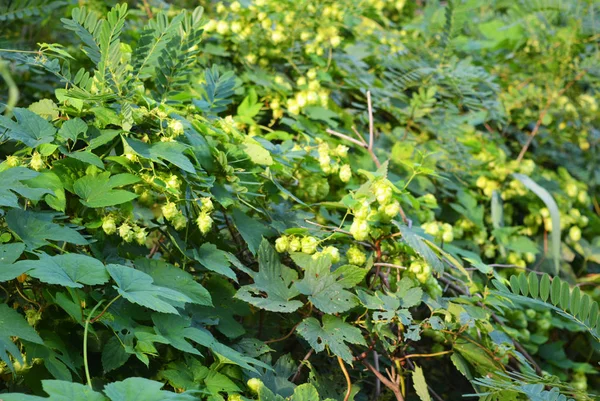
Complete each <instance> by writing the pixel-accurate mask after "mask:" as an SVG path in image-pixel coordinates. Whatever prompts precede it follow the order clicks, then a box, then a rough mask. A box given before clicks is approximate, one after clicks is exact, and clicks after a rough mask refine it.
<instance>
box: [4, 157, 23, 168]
mask: <svg viewBox="0 0 600 401" xmlns="http://www.w3.org/2000/svg"><path fill="white" fill-rule="evenodd" d="M6 164H7V165H8V167H17V166H18V165H20V164H21V160H20V159H19V157H17V156H13V155H10V156H7V157H6Z"/></svg>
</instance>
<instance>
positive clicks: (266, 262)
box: [235, 240, 302, 313]
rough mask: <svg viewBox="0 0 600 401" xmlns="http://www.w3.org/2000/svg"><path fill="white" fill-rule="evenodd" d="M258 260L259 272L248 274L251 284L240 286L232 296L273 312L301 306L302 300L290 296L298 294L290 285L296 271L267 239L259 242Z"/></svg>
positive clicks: (287, 310) (292, 310)
mask: <svg viewBox="0 0 600 401" xmlns="http://www.w3.org/2000/svg"><path fill="white" fill-rule="evenodd" d="M258 262H259V271H258V273H254V272H252V274H251V276H252V278H253V279H254V284H250V285H245V286H243V287H241V288H240V289H239V291H238V292H237V294H236V295H235V297H236V298H238V299H241V300H243V301H246V302H248V303H249V304H252V305H254V306H256V307H258V308H261V309H266V310H268V311H272V312H286V313H290V312H294V311H295V310H297V309H298V308H300V307H301V306H302V302H300V301H294V300H292V298H294V297H295V296H297V295H299V294H300V292H299V291H298V290H297V289H296V287H295V286H294V285H293V283H294V281H296V280H297V279H298V273H296V271H295V270H292V269H290V268H289V267H287V266H284V265H282V264H281V262H280V261H279V256H278V255H277V253H276V252H275V250H274V249H273V247H272V246H271V245H270V244H269V242H268V241H267V240H263V242H262V243H261V244H260V248H259V250H258Z"/></svg>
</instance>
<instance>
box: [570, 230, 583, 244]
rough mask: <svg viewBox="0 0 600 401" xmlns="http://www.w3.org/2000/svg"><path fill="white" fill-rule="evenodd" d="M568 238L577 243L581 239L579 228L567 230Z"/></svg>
mask: <svg viewBox="0 0 600 401" xmlns="http://www.w3.org/2000/svg"><path fill="white" fill-rule="evenodd" d="M569 238H571V239H572V240H573V241H574V242H577V241H579V240H580V239H581V228H579V227H577V226H573V227H571V229H570V230H569Z"/></svg>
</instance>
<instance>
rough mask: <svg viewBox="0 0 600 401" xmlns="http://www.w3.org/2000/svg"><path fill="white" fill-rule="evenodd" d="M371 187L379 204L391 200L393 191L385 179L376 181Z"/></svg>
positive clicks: (385, 203) (384, 203)
mask: <svg viewBox="0 0 600 401" xmlns="http://www.w3.org/2000/svg"><path fill="white" fill-rule="evenodd" d="M372 189H373V193H374V194H375V198H377V202H379V204H380V205H387V204H388V203H390V202H391V200H392V197H393V195H394V191H393V190H392V187H391V185H390V184H389V183H388V182H386V181H385V180H381V181H377V182H376V183H375V184H373V188H372Z"/></svg>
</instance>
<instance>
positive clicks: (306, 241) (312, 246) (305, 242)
mask: <svg viewBox="0 0 600 401" xmlns="http://www.w3.org/2000/svg"><path fill="white" fill-rule="evenodd" d="M318 244H319V241H318V240H317V239H316V238H315V237H311V236H307V237H304V238H302V252H303V253H306V254H308V255H312V254H313V253H315V252H316V250H317V245H318Z"/></svg>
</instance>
